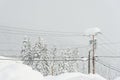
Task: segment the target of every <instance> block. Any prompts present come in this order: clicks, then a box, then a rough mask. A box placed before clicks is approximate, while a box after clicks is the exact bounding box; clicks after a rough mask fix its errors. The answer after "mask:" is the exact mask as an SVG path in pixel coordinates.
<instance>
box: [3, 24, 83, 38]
mask: <svg viewBox="0 0 120 80" xmlns="http://www.w3.org/2000/svg"><path fill="white" fill-rule="evenodd" d="M11 28H12V27H6V26H5V28H1V31H2V32H4V33H12V34H15V33H17V34H19V35H20V34H23V33H24V34H29V35H33V34H34V35H38V34H40V35H44V36H48V35H51V36H59V37H63V36H83V35H81V33H77V34H75V33H72V32H71V33H70V32H66V33H65V32H59V31H44V30H43V31H41V30H32V29H30V30H29V29H22V28H15V27H14V28H12V29H11ZM21 29H22V30H21ZM13 31H14V33H13Z"/></svg>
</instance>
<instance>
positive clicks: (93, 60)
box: [92, 35, 95, 74]
mask: <svg viewBox="0 0 120 80" xmlns="http://www.w3.org/2000/svg"><path fill="white" fill-rule="evenodd" d="M92 37H93V57H92V62H93V74H95V35H93V36H92Z"/></svg>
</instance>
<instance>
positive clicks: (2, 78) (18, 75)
mask: <svg viewBox="0 0 120 80" xmlns="http://www.w3.org/2000/svg"><path fill="white" fill-rule="evenodd" d="M1 58H2V59H5V60H0V80H106V79H104V78H103V77H101V76H99V75H97V74H95V75H93V74H89V75H86V74H82V73H64V74H61V75H59V76H47V77H43V75H41V73H40V72H37V71H34V70H32V68H30V67H28V66H27V65H24V64H22V63H20V62H16V61H10V60H7V59H6V58H4V57H0V59H1ZM118 80H119V79H118Z"/></svg>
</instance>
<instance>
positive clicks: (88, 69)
mask: <svg viewBox="0 0 120 80" xmlns="http://www.w3.org/2000/svg"><path fill="white" fill-rule="evenodd" d="M90 70H91V68H90V51H89V54H88V74H90V73H91V71H90Z"/></svg>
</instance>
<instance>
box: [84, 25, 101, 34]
mask: <svg viewBox="0 0 120 80" xmlns="http://www.w3.org/2000/svg"><path fill="white" fill-rule="evenodd" d="M98 34H102V33H101V30H100V29H99V28H97V27H95V28H90V29H87V30H86V31H85V35H87V36H91V35H94V36H96V35H98Z"/></svg>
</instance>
